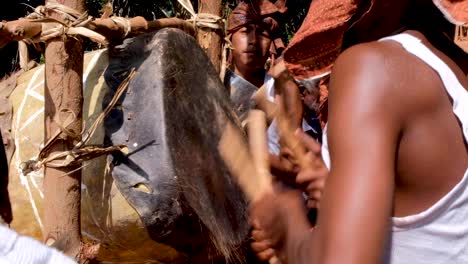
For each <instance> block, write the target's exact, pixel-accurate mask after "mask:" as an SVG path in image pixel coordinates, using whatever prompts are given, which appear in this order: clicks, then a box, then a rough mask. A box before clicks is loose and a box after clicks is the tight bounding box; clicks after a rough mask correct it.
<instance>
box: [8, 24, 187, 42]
mask: <svg viewBox="0 0 468 264" xmlns="http://www.w3.org/2000/svg"><path fill="white" fill-rule="evenodd" d="M119 19H120V20H121V21H123V22H124V23H117V22H116V18H112V17H111V18H98V19H94V20H90V21H89V22H88V23H86V24H85V25H83V26H80V27H69V28H67V27H66V26H65V28H66V29H67V30H64V34H71V33H72V32H73V31H70V29H74V30H75V32H76V31H79V29H87V31H88V33H89V31H92V32H94V33H97V34H99V35H102V37H103V39H99V38H98V39H93V38H92V40H93V41H96V42H100V43H101V44H109V43H112V42H116V41H119V40H122V39H123V38H125V37H127V36H135V35H137V34H141V33H146V32H152V31H155V30H159V29H162V28H178V29H181V30H183V31H185V32H187V33H188V34H190V35H195V26H194V25H193V23H190V22H188V21H185V20H183V19H179V18H162V19H157V20H154V21H147V20H146V19H144V18H143V17H133V18H129V19H126V18H119ZM59 26H63V25H62V24H61V23H59V22H57V21H55V20H52V19H28V18H21V19H18V20H14V21H7V22H0V48H2V47H4V46H5V45H6V44H8V43H9V42H12V41H21V40H28V39H32V40H40V39H41V36H42V35H43V34H44V33H45V32H50V30H51V29H53V28H58V27H59ZM83 34H87V33H83ZM42 37H43V36H42Z"/></svg>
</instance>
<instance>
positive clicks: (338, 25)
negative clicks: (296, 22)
mask: <svg viewBox="0 0 468 264" xmlns="http://www.w3.org/2000/svg"><path fill="white" fill-rule="evenodd" d="M359 2H360V1H358V0H313V1H312V3H311V5H310V8H309V12H308V14H307V16H306V18H305V19H304V22H303V23H302V26H301V27H300V28H299V30H298V31H297V33H296V34H295V35H294V37H293V38H292V40H291V43H290V44H289V45H288V47H287V48H286V50H285V51H284V61H285V63H286V67H287V68H288V70H289V71H290V73H291V75H292V76H293V77H294V78H295V79H298V80H303V79H310V78H313V77H317V78H319V77H322V76H324V75H326V74H327V73H329V72H330V70H331V68H332V65H333V62H334V61H335V60H336V58H337V57H338V55H339V54H340V52H341V45H342V42H343V36H344V33H345V32H346V30H347V29H348V28H349V26H350V25H349V23H348V22H349V21H350V19H351V18H352V17H353V15H354V14H355V13H356V10H357V7H358V3H359Z"/></svg>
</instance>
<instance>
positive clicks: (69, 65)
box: [44, 0, 85, 260]
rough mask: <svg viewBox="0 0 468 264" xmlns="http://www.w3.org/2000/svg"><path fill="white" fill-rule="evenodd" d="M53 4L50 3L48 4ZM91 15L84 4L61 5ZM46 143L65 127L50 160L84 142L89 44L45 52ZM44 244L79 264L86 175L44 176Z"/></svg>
mask: <svg viewBox="0 0 468 264" xmlns="http://www.w3.org/2000/svg"><path fill="white" fill-rule="evenodd" d="M47 1H50V0H47ZM59 2H60V3H61V4H63V5H66V6H69V7H71V8H74V9H76V10H77V11H79V12H84V11H85V1H84V0H60V1H59ZM45 61H46V65H45V80H46V82H45V121H44V122H45V142H47V141H48V139H49V137H50V136H51V135H53V134H54V133H55V132H56V131H58V130H60V129H62V130H64V129H63V128H64V127H65V129H66V130H67V133H62V134H61V135H60V136H59V137H58V139H57V140H56V141H55V142H54V143H52V145H50V148H49V151H48V153H47V154H48V155H50V154H53V153H56V152H62V151H67V150H70V149H71V148H72V147H73V145H74V144H75V143H76V142H77V141H78V140H80V138H78V137H74V136H73V134H75V136H76V135H80V132H81V130H82V104H83V44H82V41H81V40H79V39H75V38H56V39H53V40H51V41H48V42H47V43H46V51H45ZM44 174H45V175H44V241H45V243H46V244H47V245H53V246H55V247H58V248H59V249H61V250H62V251H63V252H64V253H65V254H67V255H69V256H70V257H72V258H75V259H76V260H79V257H80V250H81V231H80V230H81V229H80V205H81V203H80V200H81V170H80V169H78V168H76V167H67V168H62V169H57V168H49V167H47V166H46V168H45V173H44Z"/></svg>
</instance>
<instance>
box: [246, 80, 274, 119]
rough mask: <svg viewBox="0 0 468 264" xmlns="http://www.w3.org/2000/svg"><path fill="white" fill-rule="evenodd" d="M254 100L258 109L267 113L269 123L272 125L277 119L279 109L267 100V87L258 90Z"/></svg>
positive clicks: (253, 96)
mask: <svg viewBox="0 0 468 264" xmlns="http://www.w3.org/2000/svg"><path fill="white" fill-rule="evenodd" d="M252 100H253V101H254V102H255V105H256V106H257V109H260V110H262V111H263V112H265V114H266V119H267V123H268V124H270V123H271V122H272V121H273V119H274V118H275V117H276V114H277V108H276V104H275V103H273V102H271V101H269V100H268V99H267V90H266V87H265V85H262V86H261V87H260V88H258V90H257V91H256V92H255V93H254V94H253V95H252Z"/></svg>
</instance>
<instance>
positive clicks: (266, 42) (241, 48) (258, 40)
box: [232, 24, 271, 70]
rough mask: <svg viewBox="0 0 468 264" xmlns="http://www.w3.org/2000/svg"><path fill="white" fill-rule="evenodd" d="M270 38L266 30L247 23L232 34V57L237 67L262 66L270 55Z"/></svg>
mask: <svg viewBox="0 0 468 264" xmlns="http://www.w3.org/2000/svg"><path fill="white" fill-rule="evenodd" d="M270 45H271V39H270V34H269V32H268V30H266V29H263V28H262V27H260V26H258V25H255V24H249V25H246V26H245V27H242V28H240V29H239V30H238V31H236V32H235V33H233V34H232V46H233V47H234V50H233V51H232V58H233V62H234V64H235V66H236V67H237V68H239V69H247V70H250V69H251V70H255V69H259V68H263V67H264V65H265V62H266V61H267V59H268V57H269V56H270Z"/></svg>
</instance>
